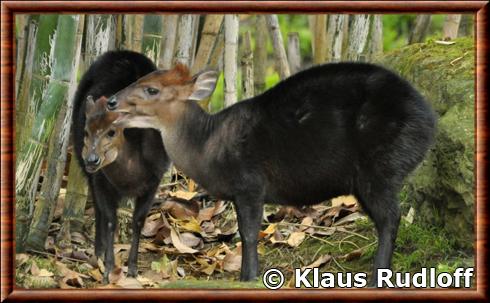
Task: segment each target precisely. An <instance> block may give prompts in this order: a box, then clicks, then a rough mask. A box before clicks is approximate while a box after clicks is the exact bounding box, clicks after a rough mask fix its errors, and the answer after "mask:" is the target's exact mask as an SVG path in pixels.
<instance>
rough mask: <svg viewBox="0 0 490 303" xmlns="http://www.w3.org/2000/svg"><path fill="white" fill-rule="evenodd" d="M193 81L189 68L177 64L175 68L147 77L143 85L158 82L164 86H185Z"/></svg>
mask: <svg viewBox="0 0 490 303" xmlns="http://www.w3.org/2000/svg"><path fill="white" fill-rule="evenodd" d="M191 79H192V76H191V74H190V72H189V69H188V68H187V66H185V65H183V64H180V63H177V64H176V65H175V67H174V68H172V69H170V70H166V71H156V72H154V73H152V74H150V75H149V76H148V77H145V78H144V79H143V80H142V81H141V83H142V84H150V83H151V82H152V81H158V82H160V83H161V84H162V85H165V86H168V85H183V84H186V83H188V82H189V81H190V80H191Z"/></svg>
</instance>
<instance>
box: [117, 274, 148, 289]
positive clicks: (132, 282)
mask: <svg viewBox="0 0 490 303" xmlns="http://www.w3.org/2000/svg"><path fill="white" fill-rule="evenodd" d="M116 285H117V286H120V287H122V288H138V289H139V288H143V285H141V283H140V282H139V281H138V279H136V278H129V277H122V278H121V279H119V280H118V281H117V283H116Z"/></svg>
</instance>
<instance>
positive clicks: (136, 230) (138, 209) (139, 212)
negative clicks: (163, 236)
mask: <svg viewBox="0 0 490 303" xmlns="http://www.w3.org/2000/svg"><path fill="white" fill-rule="evenodd" d="M155 191H156V187H155V189H153V190H151V191H150V192H147V193H145V194H144V195H143V196H141V197H138V198H137V199H136V205H135V208H134V212H133V226H132V228H133V238H132V240H131V250H130V251H129V257H128V276H129V277H136V276H137V275H138V247H139V243H140V234H141V229H142V228H143V224H144V223H145V219H146V215H147V214H148V211H149V210H150V208H151V205H152V202H153V198H154V196H155Z"/></svg>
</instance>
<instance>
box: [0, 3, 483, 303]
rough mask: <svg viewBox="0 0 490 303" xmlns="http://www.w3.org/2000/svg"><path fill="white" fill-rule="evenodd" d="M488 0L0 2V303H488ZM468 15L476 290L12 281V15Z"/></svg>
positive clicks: (13, 156)
mask: <svg viewBox="0 0 490 303" xmlns="http://www.w3.org/2000/svg"><path fill="white" fill-rule="evenodd" d="M204 2H205V3H204ZM488 6H489V2H488V1H2V3H1V9H2V10H1V50H2V52H1V264H0V265H1V300H2V301H3V300H5V299H8V300H9V301H10V300H12V301H25V300H35V301H45V300H49V301H53V300H63V301H70V300H73V301H82V300H83V301H85V300H87V301H89V300H111V301H112V300H117V301H123V300H124V301H127V300H142V301H156V300H159V301H161V300H185V299H187V300H227V301H228V300H230V301H232V300H253V301H266V300H289V299H291V300H298V299H300V300H312V299H315V300H325V299H327V300H361V299H370V300H390V301H393V300H423V299H431V300H457V299H463V300H485V301H486V300H488V296H487V288H488V286H487V281H488V280H487V279H488V277H487V272H488V270H487V265H488V263H487V254H488V248H487V247H488V238H487V233H486V228H485V227H486V226H487V225H488V223H489V221H488V216H487V214H488V205H487V197H488V193H487V176H488V175H487V167H488V166H487V164H488V162H487V161H488V160H487V159H488V155H487V147H486V146H487V143H488V131H487V116H488V115H487V104H488V94H487V88H488V62H489V61H488V58H489V49H488V27H489V24H488V14H489V13H488V12H489V9H488ZM41 12H44V13H54V12H56V13H58V12H63V13H109V12H110V13H130V12H131V13H136V12H137V13H150V12H151V13H157V12H167V13H183V12H186V13H189V12H199V13H216V12H219V13H228V12H238V13H340V12H341V13H361V12H364V13H472V14H475V16H476V22H475V24H476V28H475V40H476V62H475V64H476V83H475V84H476V86H475V97H476V100H475V101H476V103H475V111H476V119H475V127H476V133H475V134H476V135H475V147H476V148H475V150H476V154H475V164H476V170H475V176H476V189H475V190H476V207H475V211H476V213H475V227H476V255H475V259H476V262H475V270H476V276H477V278H476V281H477V283H476V288H473V289H424V290H420V289H355V290H353V289H350V290H349V289H331V290H327V289H315V290H304V289H280V290H266V289H259V290H258V289H253V290H247V289H240V290H232V289H229V290H227V289H185V290H180V289H147V290H131V289H100V290H99V289H81V290H61V289H49V290H48V289H46V290H28V289H19V288H16V287H15V283H14V282H15V281H14V279H15V278H14V264H15V259H14V250H15V243H14V239H15V238H14V218H15V216H14V211H15V210H14V205H15V198H14V182H15V181H14V176H15V175H14V163H15V151H14V145H13V142H14V104H15V102H14V93H13V84H14V74H15V64H14V49H15V45H14V43H15V41H14V35H13V25H14V15H15V14H17V13H41Z"/></svg>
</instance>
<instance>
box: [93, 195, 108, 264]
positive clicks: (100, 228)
mask: <svg viewBox="0 0 490 303" xmlns="http://www.w3.org/2000/svg"><path fill="white" fill-rule="evenodd" d="M94 209H95V255H96V256H97V257H99V258H101V257H102V255H103V254H104V252H105V247H106V246H105V244H106V242H105V238H104V237H105V235H106V233H107V228H106V227H107V226H106V225H105V224H104V222H103V218H102V212H101V210H100V209H99V206H98V205H97V203H96V202H95V203H94Z"/></svg>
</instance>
